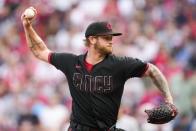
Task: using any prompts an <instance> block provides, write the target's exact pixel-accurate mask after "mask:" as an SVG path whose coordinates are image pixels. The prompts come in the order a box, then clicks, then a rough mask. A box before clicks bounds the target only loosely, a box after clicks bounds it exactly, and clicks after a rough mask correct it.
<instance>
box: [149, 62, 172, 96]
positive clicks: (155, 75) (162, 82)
mask: <svg viewBox="0 0 196 131" xmlns="http://www.w3.org/2000/svg"><path fill="white" fill-rule="evenodd" d="M149 76H150V77H151V79H152V81H153V83H154V84H155V85H156V86H157V87H158V88H159V90H160V91H161V92H162V95H163V96H164V98H168V97H170V96H171V94H170V90H169V86H168V83H167V80H166V79H165V77H164V76H163V74H162V73H161V72H160V71H159V69H157V68H156V67H155V66H153V65H152V64H151V65H150V68H149Z"/></svg>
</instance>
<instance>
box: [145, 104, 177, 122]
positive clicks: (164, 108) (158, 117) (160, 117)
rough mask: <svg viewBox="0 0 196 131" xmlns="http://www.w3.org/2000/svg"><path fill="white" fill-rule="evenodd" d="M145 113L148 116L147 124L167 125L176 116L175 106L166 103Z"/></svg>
mask: <svg viewBox="0 0 196 131" xmlns="http://www.w3.org/2000/svg"><path fill="white" fill-rule="evenodd" d="M145 112H146V113H147V114H148V123H152V124H165V123H168V122H170V121H171V120H173V119H174V118H175V117H176V116H177V115H178V111H177V108H176V107H175V105H173V104H170V103H167V102H165V103H162V104H160V105H159V106H157V107H155V108H153V109H151V110H145Z"/></svg>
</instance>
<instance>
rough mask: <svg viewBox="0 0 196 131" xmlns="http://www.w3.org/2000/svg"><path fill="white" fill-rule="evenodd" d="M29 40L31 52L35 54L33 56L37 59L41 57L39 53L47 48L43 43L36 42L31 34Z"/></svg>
mask: <svg viewBox="0 0 196 131" xmlns="http://www.w3.org/2000/svg"><path fill="white" fill-rule="evenodd" d="M29 40H30V42H31V45H29V48H30V50H31V51H32V52H33V54H34V55H35V56H36V57H39V51H40V50H43V49H44V48H45V46H44V45H43V42H42V41H36V40H35V39H34V38H33V37H32V36H31V35H30V34H29Z"/></svg>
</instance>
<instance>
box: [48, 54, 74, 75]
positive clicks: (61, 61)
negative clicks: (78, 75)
mask: <svg viewBox="0 0 196 131" xmlns="http://www.w3.org/2000/svg"><path fill="white" fill-rule="evenodd" d="M75 58H76V55H74V54H71V53H55V52H50V53H49V55H48V62H49V63H50V64H52V65H54V66H55V67H56V68H57V69H59V70H61V71H63V72H67V71H68V70H69V69H70V67H72V66H73V63H74V60H75Z"/></svg>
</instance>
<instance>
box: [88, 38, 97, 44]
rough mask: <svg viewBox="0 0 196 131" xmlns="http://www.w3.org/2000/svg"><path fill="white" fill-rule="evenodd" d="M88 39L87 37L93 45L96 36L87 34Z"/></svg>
mask: <svg viewBox="0 0 196 131" xmlns="http://www.w3.org/2000/svg"><path fill="white" fill-rule="evenodd" d="M88 39H89V41H90V43H91V44H93V45H94V44H95V43H96V42H97V39H96V37H93V36H89V37H88Z"/></svg>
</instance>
